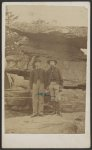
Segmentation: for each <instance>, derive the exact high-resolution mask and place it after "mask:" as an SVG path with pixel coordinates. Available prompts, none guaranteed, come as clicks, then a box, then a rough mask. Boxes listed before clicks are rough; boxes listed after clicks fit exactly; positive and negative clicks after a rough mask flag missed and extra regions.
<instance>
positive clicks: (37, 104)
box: [30, 60, 63, 117]
mask: <svg viewBox="0 0 92 150" xmlns="http://www.w3.org/2000/svg"><path fill="white" fill-rule="evenodd" d="M47 63H48V64H49V65H50V68H49V69H48V71H46V72H45V71H44V70H43V69H42V68H41V61H40V60H37V61H36V62H35V68H34V69H33V70H32V71H31V73H30V88H31V90H32V102H33V115H32V116H33V117H34V116H37V115H40V116H42V115H43V111H44V92H45V88H46V89H48V90H49V92H50V96H51V101H53V108H54V112H55V113H56V101H57V94H58V93H59V90H60V87H61V86H62V84H63V80H62V77H61V74H60V72H59V69H58V68H57V67H56V64H57V61H56V60H49V61H48V62H47Z"/></svg>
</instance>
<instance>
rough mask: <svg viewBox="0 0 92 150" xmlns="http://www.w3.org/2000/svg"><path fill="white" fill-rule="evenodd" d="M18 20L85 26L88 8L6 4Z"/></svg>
mask: <svg viewBox="0 0 92 150" xmlns="http://www.w3.org/2000/svg"><path fill="white" fill-rule="evenodd" d="M8 10H9V11H12V13H13V14H15V15H17V16H18V20H19V22H29V23H31V22H32V21H34V20H37V19H43V20H45V21H46V22H49V23H50V24H51V25H52V24H53V25H60V26H87V25H88V10H87V8H85V7H83V6H46V5H8Z"/></svg>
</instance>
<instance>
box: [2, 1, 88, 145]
mask: <svg viewBox="0 0 92 150" xmlns="http://www.w3.org/2000/svg"><path fill="white" fill-rule="evenodd" d="M66 4H67V3H66ZM83 4H84V5H81V4H80V5H72V3H71V2H70V3H69V5H62V2H60V3H58V4H57V3H55V2H53V3H49V2H47V3H42V2H39V3H37V2H35V4H34V3H33V2H30V3H29V4H27V3H23V2H21V3H9V2H8V3H4V7H3V9H2V11H3V15H4V16H3V18H4V19H3V39H4V40H3V96H4V97H3V132H4V134H6V135H12V136H13V135H15V134H16V135H17V134H21V136H22V135H25V134H27V135H30V134H31V136H34V135H39V134H41V135H44V134H45V135H48V136H49V134H52V135H62V134H65V135H69V134H71V135H81V134H82V135H85V133H86V119H87V118H86V117H87V115H86V113H87V112H88V111H87V106H88V107H89V105H87V102H88V103H89V97H88V98H87V91H88V89H87V88H88V87H89V85H87V83H88V82H89V81H88V80H87V74H88V73H87V65H88V64H87V62H88V61H89V60H88V59H89V58H88V57H90V56H88V53H89V46H88V44H89V35H88V31H89V25H88V18H89V16H88V14H89V13H88V12H89V7H88V6H89V5H88V4H87V6H86V3H83ZM88 78H89V77H88ZM87 81H88V82H87ZM88 118H89V117H88ZM88 121H89V120H88ZM88 127H89V125H88ZM6 145H7V144H6Z"/></svg>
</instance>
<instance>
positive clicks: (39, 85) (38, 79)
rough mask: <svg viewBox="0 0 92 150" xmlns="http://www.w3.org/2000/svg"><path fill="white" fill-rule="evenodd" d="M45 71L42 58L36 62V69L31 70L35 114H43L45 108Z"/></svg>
mask: <svg viewBox="0 0 92 150" xmlns="http://www.w3.org/2000/svg"><path fill="white" fill-rule="evenodd" d="M44 86H45V71H44V70H43V69H42V68H41V60H37V61H35V62H34V69H33V70H32V71H31V72H30V88H31V91H32V104H33V115H32V117H35V116H38V115H39V116H42V115H43V110H44Z"/></svg>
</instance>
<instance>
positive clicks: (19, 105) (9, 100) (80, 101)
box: [5, 89, 85, 112]
mask: <svg viewBox="0 0 92 150" xmlns="http://www.w3.org/2000/svg"><path fill="white" fill-rule="evenodd" d="M5 95H6V97H5V102H6V106H7V107H9V108H10V109H13V110H21V111H22V112H23V111H25V110H27V111H29V110H30V112H32V98H31V94H30V93H29V92H28V91H23V90H14V91H6V92H5ZM48 101H50V98H49V100H48V98H47V97H45V104H46V103H47V102H48ZM60 107H61V112H84V111H85V91H83V90H78V89H76V90H72V89H68V90H66V89H63V91H62V96H61V101H60ZM50 109H51V108H50V107H49V105H48V106H47V108H46V110H47V112H49V111H50Z"/></svg>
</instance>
